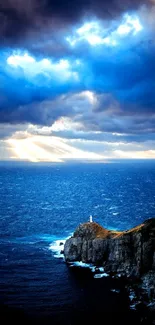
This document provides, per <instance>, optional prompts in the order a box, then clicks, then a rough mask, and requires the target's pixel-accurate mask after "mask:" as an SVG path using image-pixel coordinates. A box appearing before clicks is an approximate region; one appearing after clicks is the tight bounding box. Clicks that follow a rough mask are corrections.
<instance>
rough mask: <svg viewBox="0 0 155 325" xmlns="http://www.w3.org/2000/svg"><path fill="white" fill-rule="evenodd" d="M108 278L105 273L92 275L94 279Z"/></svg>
mask: <svg viewBox="0 0 155 325" xmlns="http://www.w3.org/2000/svg"><path fill="white" fill-rule="evenodd" d="M108 276H109V274H107V273H99V274H95V275H94V279H100V278H104V277H105V278H106V277H108Z"/></svg>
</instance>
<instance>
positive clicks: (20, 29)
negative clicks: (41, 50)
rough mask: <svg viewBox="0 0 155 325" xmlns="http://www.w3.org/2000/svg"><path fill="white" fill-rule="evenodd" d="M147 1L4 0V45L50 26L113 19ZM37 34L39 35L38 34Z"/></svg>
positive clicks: (0, 9)
mask: <svg viewBox="0 0 155 325" xmlns="http://www.w3.org/2000/svg"><path fill="white" fill-rule="evenodd" d="M143 3H145V4H147V5H148V4H149V3H150V1H146V0H145V1H144V0H135V1H132V0H124V1H122V0H111V1H109V0H104V1H103V0H94V1H90V0H78V1H77V0H72V1H69V0H66V1H64V0H27V1H25V0H1V2H0V19H1V29H0V36H1V42H0V43H1V46H4V44H5V45H9V44H12V45H14V46H16V45H17V44H18V42H19V44H23V43H24V38H26V35H28V34H29V32H31V33H32V34H33V33H35V31H36V32H37V36H38V40H39V36H40V34H41V33H42V30H44V29H45V28H46V27H49V26H51V30H50V32H51V38H52V36H53V33H54V32H55V31H56V30H57V29H59V28H61V29H63V28H66V26H67V25H71V24H73V23H76V22H78V21H79V20H81V19H82V18H83V17H87V16H97V17H100V18H104V19H107V20H109V19H113V18H115V17H116V16H118V15H120V14H122V13H123V12H125V11H130V10H135V9H137V8H138V7H140V6H141V5H142V4H143ZM35 36H36V35H35Z"/></svg>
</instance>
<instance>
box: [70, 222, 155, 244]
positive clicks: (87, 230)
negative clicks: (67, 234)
mask: <svg viewBox="0 0 155 325" xmlns="http://www.w3.org/2000/svg"><path fill="white" fill-rule="evenodd" d="M141 231H142V232H149V231H151V232H153V233H154V234H155V218H152V219H148V220H146V221H145V222H143V223H142V224H140V225H138V226H136V227H134V228H131V229H129V230H126V231H113V230H108V229H106V228H103V227H102V226H100V225H99V224H98V223H96V222H86V223H83V224H80V225H79V226H78V227H77V229H76V230H75V232H74V235H73V236H74V237H81V238H84V239H85V240H90V239H95V238H101V239H106V238H107V239H108V238H117V237H121V236H123V235H126V234H131V233H133V234H134V233H137V232H141Z"/></svg>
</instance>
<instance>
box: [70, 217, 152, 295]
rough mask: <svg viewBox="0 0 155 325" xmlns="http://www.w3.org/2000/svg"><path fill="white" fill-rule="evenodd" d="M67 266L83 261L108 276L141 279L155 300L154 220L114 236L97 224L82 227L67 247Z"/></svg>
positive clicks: (86, 224)
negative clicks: (107, 273)
mask: <svg viewBox="0 0 155 325" xmlns="http://www.w3.org/2000/svg"><path fill="white" fill-rule="evenodd" d="M64 256H65V260H66V262H73V261H82V262H85V263H92V264H94V265H96V266H97V265H100V266H103V267H104V270H105V272H109V273H111V274H117V273H119V274H120V273H121V274H122V275H125V276H127V277H128V278H132V279H141V282H142V285H141V288H142V289H144V290H145V291H147V293H148V296H150V295H151V297H150V298H155V218H153V219H149V220H147V221H145V222H144V223H142V224H140V225H139V226H137V227H135V228H133V229H130V230H127V231H123V232H115V231H111V230H108V229H104V228H103V227H101V226H100V225H99V224H97V223H95V222H92V223H90V222H88V223H84V224H80V225H79V226H78V228H77V229H76V230H75V232H74V234H73V236H72V237H71V238H69V239H68V240H67V241H66V243H65V246H64Z"/></svg>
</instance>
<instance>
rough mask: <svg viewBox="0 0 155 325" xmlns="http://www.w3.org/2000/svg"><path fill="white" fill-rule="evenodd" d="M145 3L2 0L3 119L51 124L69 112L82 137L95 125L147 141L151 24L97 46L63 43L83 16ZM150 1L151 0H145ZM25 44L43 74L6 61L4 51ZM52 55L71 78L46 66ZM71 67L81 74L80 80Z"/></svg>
mask: <svg viewBox="0 0 155 325" xmlns="http://www.w3.org/2000/svg"><path fill="white" fill-rule="evenodd" d="M143 3H144V2H143V1H130V0H128V1H121V0H115V1H114V0H113V1H108V0H107V1H101V0H97V1H94V2H92V1H88V0H84V1H82V0H80V1H74V0H73V1H71V2H69V1H60V0H54V1H47V0H46V1H45V0H43V1H38V0H34V1H30V0H29V1H24V0H23V1H22V0H5V1H4V0H2V1H1V3H0V18H1V29H0V36H1V37H0V44H1V45H0V46H1V48H3V49H2V50H1V53H0V55H1V56H0V123H10V124H17V123H21V124H25V123H32V124H34V125H35V124H36V125H48V126H49V125H51V124H52V123H54V122H55V121H56V120H57V119H59V118H60V117H61V116H65V117H71V118H72V119H73V120H74V121H75V122H79V123H81V125H82V126H81V127H82V130H81V131H83V132H84V131H86V132H87V135H86V134H85V135H84V134H83V135H82V134H81V136H83V137H84V139H86V138H87V136H90V135H88V132H89V131H90V130H92V131H101V132H107V133H108V132H109V133H110V132H111V133H120V134H128V138H126V139H127V141H128V140H129V138H130V137H131V141H135V140H134V139H136V141H137V142H138V141H140V140H139V138H138V134H141V135H142V137H141V139H142V138H143V133H146V132H147V133H149V134H150V137H151V139H152V137H154V132H155V126H154V125H155V92H154V80H155V71H154V69H153V68H152V67H154V66H155V46H154V33H153V32H152V25H151V29H150V30H148V31H147V32H145V28H146V29H147V24H145V26H144V31H143V32H142V33H141V34H140V36H134V37H131V36H130V35H129V36H127V37H126V38H125V37H124V38H123V41H122V43H120V44H119V45H118V46H116V47H106V46H104V45H103V46H99V47H96V48H95V47H91V46H90V44H88V42H86V41H85V40H82V41H81V42H80V43H79V44H77V45H76V46H75V48H72V49H71V47H70V46H69V44H68V45H66V43H65V41H64V35H65V36H66V35H67V34H64V30H67V28H69V29H70V28H71V29H70V31H71V30H72V27H74V28H73V29H75V26H76V23H78V26H79V24H80V21H82V19H83V17H87V16H89V17H91V14H92V15H93V16H98V17H99V18H103V20H106V21H107V22H108V21H113V20H114V19H116V18H118V16H120V15H121V14H123V13H126V12H127V11H129V10H135V9H137V8H140V7H141V6H142V4H143ZM149 3H151V1H150V2H149V1H147V2H146V4H149ZM119 19H120V18H118V23H119V22H120V20H119ZM148 21H149V17H148ZM118 23H117V24H118ZM70 26H72V27H70ZM80 26H81V25H80ZM5 46H7V47H8V48H5ZM26 46H27V47H28V49H29V50H31V51H32V52H33V54H34V53H35V52H36V62H37V63H36V64H38V66H37V69H38V70H39V69H40V70H39V71H40V72H39V73H37V74H36V75H35V76H32V75H27V74H26V70H24V69H25V68H24V67H23V66H19V67H16V66H9V65H8V64H7V57H8V56H10V55H12V51H11V47H15V48H16V47H18V48H20V50H21V53H22V54H21V55H23V53H24V51H23V52H22V50H23V49H24V48H26ZM32 52H30V53H32ZM47 53H48V58H49V60H50V62H53V63H52V64H55V65H57V63H58V56H59V60H60V57H61V58H63V59H65V60H67V62H69V64H70V68H68V69H69V70H67V72H66V73H69V74H70V77H66V79H65V78H64V79H63V72H62V71H59V70H58V72H57V71H56V72H55V73H53V72H51V71H49V73H47V71H43V69H42V66H39V64H41V63H39V62H40V61H39V60H42V59H43V58H45V57H46V56H45V54H47ZM33 54H31V55H33ZM49 54H51V56H50V55H49ZM76 60H80V64H79V65H76V63H75V62H76ZM28 67H29V64H28ZM30 73H31V71H30ZM64 73H65V72H64ZM74 73H76V74H77V79H76V80H74ZM57 77H59V80H58V78H57ZM85 90H90V91H92V92H93V93H94V94H95V96H96V98H97V103H95V104H93V105H91V104H90V101H89V99H88V98H87V96H85V95H79V94H81V93H82V92H83V91H85ZM8 133H9V130H8ZM9 134H10V133H9ZM129 134H130V135H129ZM134 134H135V138H134ZM63 135H64V137H66V138H67V137H73V138H74V137H75V138H76V136H77V135H76V133H74V134H73V133H72V135H71V134H69V133H68V134H67V133H66V135H65V134H63V132H62V133H61V136H63ZM95 136H96V137H100V135H95ZM112 138H113V137H112ZM149 139H150V138H149ZM103 140H104V139H103ZM99 141H100V140H99Z"/></svg>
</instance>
